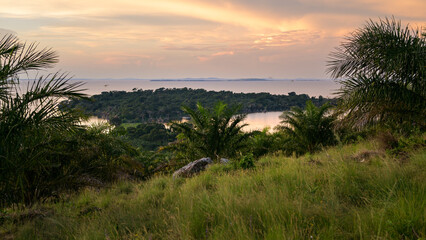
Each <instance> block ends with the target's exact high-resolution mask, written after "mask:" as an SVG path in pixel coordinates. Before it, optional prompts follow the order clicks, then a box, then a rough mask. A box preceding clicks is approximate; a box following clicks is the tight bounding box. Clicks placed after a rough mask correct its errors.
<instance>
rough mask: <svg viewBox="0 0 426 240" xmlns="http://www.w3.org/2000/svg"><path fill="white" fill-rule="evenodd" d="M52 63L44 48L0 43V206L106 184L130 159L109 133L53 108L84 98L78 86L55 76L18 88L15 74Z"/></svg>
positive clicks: (127, 149) (11, 40) (12, 40)
mask: <svg viewBox="0 0 426 240" xmlns="http://www.w3.org/2000/svg"><path fill="white" fill-rule="evenodd" d="M56 62H57V55H56V54H55V53H54V52H53V51H51V50H50V49H42V50H37V46H36V45H35V44H30V45H25V44H21V43H20V42H19V41H18V39H17V38H16V37H14V36H5V37H3V38H1V39H0V136H1V137H0V206H2V205H8V204H13V203H19V202H25V203H28V204H30V203H33V202H34V201H38V200H41V199H45V198H51V197H55V196H58V195H59V194H60V193H61V192H63V191H66V190H71V189H76V188H79V187H81V186H86V185H91V184H92V183H93V182H106V181H110V180H112V179H114V178H116V177H117V176H114V175H115V174H116V173H117V170H119V169H120V166H119V165H121V166H124V165H125V162H128V161H127V160H128V159H126V156H130V155H131V154H132V147H130V146H128V145H125V144H124V143H122V142H120V141H118V139H116V138H115V137H114V136H113V135H112V134H106V133H105V132H104V131H101V132H99V131H98V132H97V131H94V130H93V129H92V130H90V129H85V128H84V127H82V126H81V125H80V119H81V115H80V114H77V113H76V112H74V111H72V110H67V109H63V110H60V109H59V108H58V105H59V102H60V101H62V100H63V99H70V98H79V99H81V98H84V97H85V95H83V94H82V93H81V91H79V87H80V86H81V84H80V83H73V84H69V83H68V78H67V77H66V75H64V74H60V73H56V74H52V75H48V76H46V77H39V78H37V79H35V80H32V81H29V83H28V86H26V88H23V87H22V86H20V81H19V76H20V74H25V73H28V71H30V70H40V69H43V68H48V67H52V66H53V64H54V63H56ZM133 167H134V166H133ZM133 167H132V169H133ZM133 171H134V170H133Z"/></svg>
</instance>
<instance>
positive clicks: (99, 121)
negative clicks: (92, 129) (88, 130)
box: [80, 116, 108, 126]
mask: <svg viewBox="0 0 426 240" xmlns="http://www.w3.org/2000/svg"><path fill="white" fill-rule="evenodd" d="M107 123H108V120H106V119H103V118H98V117H95V116H92V117H89V118H88V119H87V120H85V121H82V122H81V123H80V124H81V125H83V126H99V125H104V124H107Z"/></svg>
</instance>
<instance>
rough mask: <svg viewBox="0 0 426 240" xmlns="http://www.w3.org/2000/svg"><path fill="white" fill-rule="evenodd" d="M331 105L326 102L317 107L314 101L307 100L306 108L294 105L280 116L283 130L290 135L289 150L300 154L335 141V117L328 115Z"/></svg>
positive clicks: (313, 150)
mask: <svg viewBox="0 0 426 240" xmlns="http://www.w3.org/2000/svg"><path fill="white" fill-rule="evenodd" d="M330 108H331V106H330V105H328V104H324V105H322V106H321V107H316V106H315V105H314V104H313V103H312V101H310V100H309V101H307V102H306V109H305V110H303V109H301V108H299V107H293V108H292V109H291V110H290V111H289V112H285V113H284V114H283V115H282V116H281V117H280V118H282V119H283V120H282V121H281V124H282V125H281V126H280V127H279V129H281V130H283V131H284V132H285V133H287V134H288V135H289V137H290V141H288V142H287V143H288V146H287V147H288V148H289V149H287V150H288V152H289V153H291V152H296V154H298V155H300V154H303V153H305V152H310V153H312V152H315V151H317V150H319V149H320V148H321V147H323V146H328V145H332V144H334V143H335V141H336V140H335V137H334V133H333V130H332V129H333V121H334V120H335V117H334V116H332V115H327V113H328V110H329V109H330Z"/></svg>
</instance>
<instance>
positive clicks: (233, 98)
mask: <svg viewBox="0 0 426 240" xmlns="http://www.w3.org/2000/svg"><path fill="white" fill-rule="evenodd" d="M188 96H190V97H188ZM309 99H311V100H312V102H313V103H314V104H315V105H322V104H324V103H326V102H328V101H333V100H331V99H326V98H323V97H319V98H315V97H312V98H310V97H309V96H308V95H306V94H301V95H297V94H296V93H294V92H291V93H289V95H272V94H270V93H233V92H230V91H220V92H214V91H206V90H204V89H188V88H182V89H164V88H160V89H157V90H155V91H153V90H136V91H133V92H125V91H113V92H103V93H102V94H100V95H94V96H92V97H90V100H91V101H87V100H72V101H69V102H68V103H67V104H65V103H64V107H65V106H67V107H69V108H78V109H81V110H83V111H84V112H85V113H86V114H89V115H94V116H97V117H100V118H104V119H108V120H112V119H115V120H117V119H118V120H119V121H118V122H123V123H144V122H161V123H167V122H170V121H172V120H181V119H182V117H184V116H188V115H187V114H185V112H183V111H181V106H182V105H184V106H188V107H189V108H192V109H193V108H196V105H197V103H198V102H199V103H201V104H202V105H203V106H204V107H208V108H213V107H214V105H215V104H216V103H217V102H218V101H223V102H226V103H227V104H229V105H231V106H233V105H242V108H241V109H240V113H253V112H264V111H285V110H289V109H290V107H293V106H298V107H304V105H305V102H306V101H307V100H309Z"/></svg>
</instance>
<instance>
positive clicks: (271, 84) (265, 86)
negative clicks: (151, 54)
mask: <svg viewBox="0 0 426 240" xmlns="http://www.w3.org/2000/svg"><path fill="white" fill-rule="evenodd" d="M73 81H80V80H73ZM81 81H83V82H85V83H86V84H85V85H84V88H86V89H87V90H86V93H87V94H89V95H93V94H99V93H101V92H103V91H114V90H118V91H132V89H133V88H137V89H143V90H148V89H153V90H154V89H158V88H184V87H187V88H192V89H199V88H203V89H206V90H209V91H222V90H225V91H232V92H236V93H241V92H243V93H260V92H269V93H271V94H288V93H289V92H296V93H297V94H308V95H309V96H316V97H318V96H320V95H321V96H323V97H334V95H333V93H334V92H335V91H336V90H337V89H338V88H339V85H338V84H337V83H335V82H334V81H332V80H271V81H226V80H219V81H151V80H81Z"/></svg>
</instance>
